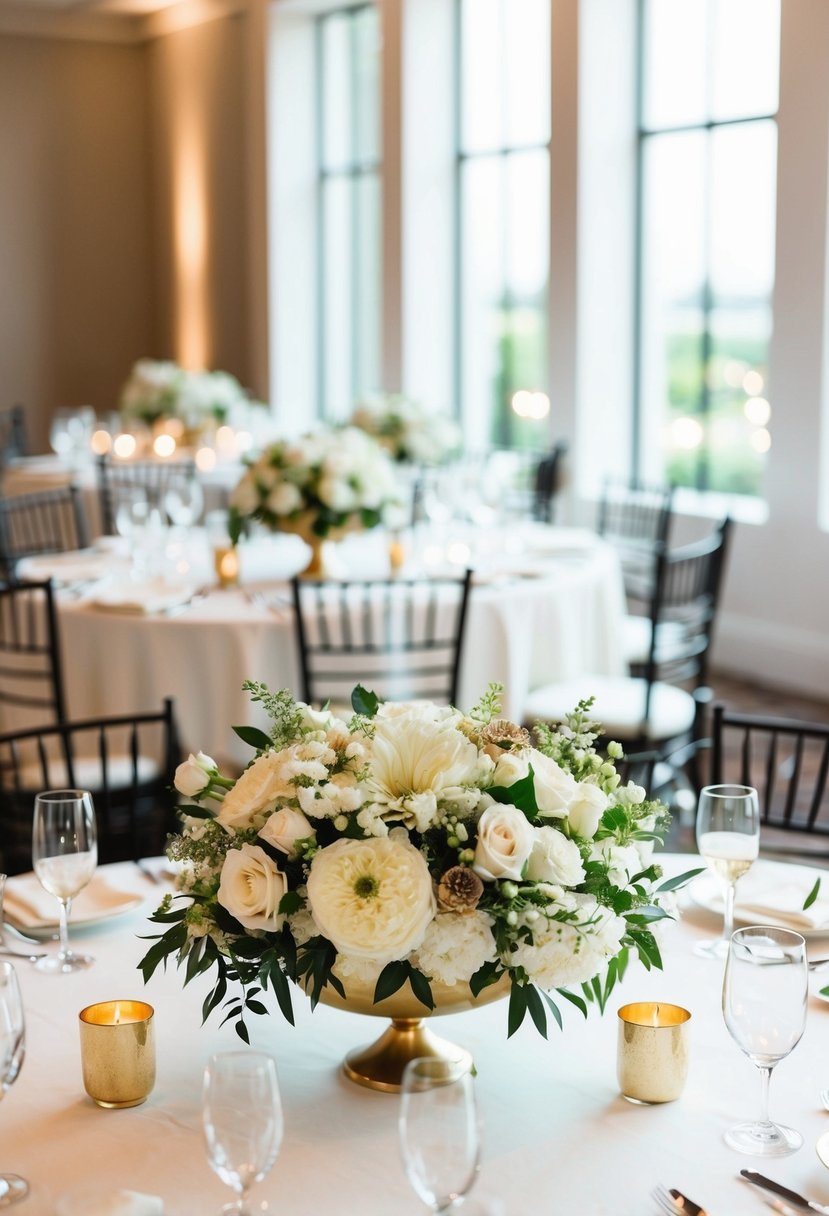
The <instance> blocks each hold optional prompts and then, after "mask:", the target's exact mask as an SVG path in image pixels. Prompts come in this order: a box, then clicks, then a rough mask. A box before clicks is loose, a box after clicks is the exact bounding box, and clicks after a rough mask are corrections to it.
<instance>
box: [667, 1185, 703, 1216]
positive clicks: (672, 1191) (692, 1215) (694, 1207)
mask: <svg viewBox="0 0 829 1216" xmlns="http://www.w3.org/2000/svg"><path fill="white" fill-rule="evenodd" d="M668 1193H669V1195H670V1196H671V1198H672V1199H673V1201H674V1203H675V1204H676V1206H677V1207H678V1208H680V1209H681V1210H682V1213H683V1216H685V1213H686V1212H687V1214H688V1216H707V1214H706V1211H705V1208H701V1207H700V1206H699V1204H698V1203H694V1201H693V1199H689V1198H688V1196H687V1195H683V1194H682V1191H678V1190H677V1189H676V1187H673V1186H672V1187H669V1188H668Z"/></svg>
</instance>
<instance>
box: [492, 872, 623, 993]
mask: <svg viewBox="0 0 829 1216" xmlns="http://www.w3.org/2000/svg"><path fill="white" fill-rule="evenodd" d="M567 905H569V906H570V907H571V908H572V909H574V910H576V911H577V912H578V922H577V923H563V922H560V921H555V920H548V919H547V917H545V916H543V915H542V916H541V917H540V918H539V919H538V920H537V921H536V922H534V924H533V925H532V943H530V942H528V941H526V940H524V938H523V936H522V937H521V938H520V939H519V940H518V942H517V943H516V949H515V950H513V951H511V952H510V954H509V956H508V957H507V958H505V959H504V960H503V961H504V962H505V963H506V964H508V965H509V966H511V967H523V968H524V969H525V970H526V972H527V974H528V975H529V977H530V979H531V980H532V981H533V983H535V984H538V985H539V987H541V988H545V989H547V990H550V989H553V988H565V987H568V986H571V985H573V984H582V983H585V982H586V981H587V980H590V979H592V978H593V976H594V975H596V974H597V973H598V972H599V971H601V970H602V968H603V967H604V965H605V964H606V963H607V962H608V961H609V960H610V959H611V958H613V956H614V955H616V954H618V953H619V950H620V949H621V942H622V937H623V936H624V934H625V930H626V925H625V921H624V920H623V919H622V918H621V917H620V916H616V915H614V913H613V912H611V910H610V909H609V908H605V907H601V906H600V905H599V904H598V903H597V901H596V900H595V898H594V897H593V896H592V895H571V896H569V897H568V898H567V900H566V904H565V906H567Z"/></svg>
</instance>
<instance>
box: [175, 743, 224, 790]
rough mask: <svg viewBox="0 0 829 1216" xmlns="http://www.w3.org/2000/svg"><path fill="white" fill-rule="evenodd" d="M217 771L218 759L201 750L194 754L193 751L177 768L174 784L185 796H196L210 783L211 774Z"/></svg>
mask: <svg viewBox="0 0 829 1216" xmlns="http://www.w3.org/2000/svg"><path fill="white" fill-rule="evenodd" d="M215 771H216V761H215V760H213V759H211V757H210V756H206V755H205V754H204V752H199V753H198V755H197V756H194V755H193V753H192V752H191V753H190V755H189V756H188V757H187V759H186V760H185V761H184V763H183V764H180V765H179V766H178V768H177V769H176V773H175V777H174V778H173V784H174V785H175V787H176V789H177V790H178V792H179V793H180V794H184V796H185V798H195V797H196V795H197V794H200V793H201V792H202V790H206V789H207V787H208V785H209V784H210V774H211V772H215Z"/></svg>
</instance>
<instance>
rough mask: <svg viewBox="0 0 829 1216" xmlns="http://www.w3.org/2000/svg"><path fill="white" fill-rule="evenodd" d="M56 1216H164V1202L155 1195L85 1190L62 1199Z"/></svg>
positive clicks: (122, 1191)
mask: <svg viewBox="0 0 829 1216" xmlns="http://www.w3.org/2000/svg"><path fill="white" fill-rule="evenodd" d="M57 1216H164V1203H163V1201H162V1200H161V1199H160V1198H159V1197H158V1195H141V1194H139V1193H138V1191H124V1190H118V1191H111V1190H110V1191H102V1190H100V1188H98V1187H85V1188H84V1189H83V1190H81V1191H75V1192H73V1193H72V1194H69V1195H64V1196H62V1197H61V1199H60V1202H59V1203H58V1208H57Z"/></svg>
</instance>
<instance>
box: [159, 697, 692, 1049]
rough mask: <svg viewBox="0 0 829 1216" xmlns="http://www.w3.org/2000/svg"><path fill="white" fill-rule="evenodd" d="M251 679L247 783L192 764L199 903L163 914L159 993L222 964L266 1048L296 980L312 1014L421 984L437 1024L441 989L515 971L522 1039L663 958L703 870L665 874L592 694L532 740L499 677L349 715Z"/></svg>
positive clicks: (643, 807)
mask: <svg viewBox="0 0 829 1216" xmlns="http://www.w3.org/2000/svg"><path fill="white" fill-rule="evenodd" d="M244 687H245V688H246V689H248V691H249V692H250V693H251V695H252V698H253V700H254V701H257V702H259V703H261V705H262V706H263V707H264V709H265V710H266V711H267V714H268V716H269V720H270V722H271V727H270V731H269V733H265V732H264V731H260V730H258V729H257V728H253V727H244V726H243V727H236V728H235V729H236V733H237V734H238V735H239V736H240V737H241V738H242V739H243V740H245V741H246V742H247V743H249V744H251V745H252V746H253V747H254V749H255V753H256V754H255V758H254V759H253V760H252V762H251V764H250V765H249V766H248V767H247V768H246V769H245V771H244V772H243V773H242V775H241V776H240V777H239V778H238V779H237V780H235V781H234V780H232V779H230V778H226V777H224V776H222V775H221V773H220V772H219V770H218V768H217V766H216V764H215V763H214V761H213V760H212V759H211V758H210V757H209V756H206V755H204V754H203V753H199V754H198V755H195V756H194V755H191V756H190V757H189V759H188V760H187V761H186V762H185V763H184V764H182V765H181V766H180V767H179V769H178V770H177V773H176V787H177V789H178V790H179V791H180V793H181V794H183V795H184V796H185V797H186V798H188V799H190V800H191V801H190V803H189V804H187V805H185V806H183V808H182V815H183V820H184V829H183V832H182V833H181V834H180V835H178V836H174V837H172V838H171V843H170V848H169V856H170V858H171V859H173V860H174V861H175V862H177V863H178V864H179V867H180V879H179V886H180V890H181V895H179V896H175V897H174V896H172V895H168V896H166V897H165V899H164V901H163V902H162V904H161V906H160V907H159V909H158V911H157V912H156V913H155V914H154V916H153V917H152V918H151V919H152V920H154V921H155V922H156V923H157V924H159V925H161V926H163V932H162V933H161V934H160V935H158V940H157V941H155V944H154V945H153V946H152V947H151V948H150V949H149V951H148V952H147V954H146V956H145V957H144V959H143V960H142V963H141V964H140V966H141V969H142V971H143V974H144V979H145V981H147V980H149V979H150V977H151V976H152V974H153V972H154V970H155V968H156V967H157V966H158V965H159V964H160V963H161V962H162V961H166V959H167V958H168V957H171V956H173V957H175V958H176V960H177V963H178V965H179V966H183V967H184V969H185V983H186V982H189V981H190V980H191V979H192V978H193V977H194V976H196V975H199V974H201V973H203V972H206V971H208V970H210V969H213V968H215V969H216V971H217V978H216V982H215V985H214V986H213V987H212V989H211V991H210V993H209V994H208V996H207V998H206V1000H205V1002H204V1007H203V1012H204V1016H205V1018H206V1017H207V1016H208V1015H209V1014H210V1013H211V1011H212V1010H213V1009H215V1008H216V1007H217V1006H218V1005H219V1004H221V1003H222V1002H223V1001H225V999H226V998H227V1017H226V1019H225V1020H227V1019H228V1018H233V1019H234V1020H235V1025H236V1030H237V1032H238V1034H239V1035H240V1036H241V1037H242V1038H243V1039H245V1040H247V1039H248V1031H247V1028H246V1025H245V1015H246V1014H247V1013H253V1014H263V1013H267V1012H268V1010H267V1007H266V1006H265V1005H264V1003H263V1001H262V997H263V996H264V994H265V993H266V992H267V990H268V989H269V988H270V989H272V990H273V993H274V994H275V997H276V1001H277V1003H278V1005H279V1007H280V1009H281V1011H282V1013H283V1014H284V1016H285V1017H286V1018H287V1019H288V1020H289V1021H291V1022H292V1021H293V1012H292V1004H291V986H292V982H293V983H297V984H299V985H301V986H302V988H304V989H305V991H306V992H308V993H309V995H310V997H311V1001H312V1003H313V1004H316V1002H317V1001H318V1000H319V998H320V996H321V994H322V993H323V990H324V989H325V987H326V986H327V985H331V987H332V988H333V990H334V991H336V992H337V993H338V994H340V995H342V996H343V997H345V995H346V990H347V989H348V986H349V984H352V985H353V984H358V985H362V986H365V985H366V984H368V985H370V988H369V991H373V993H374V1000H375V1002H376V1001H381V1000H383V999H385V998H386V997H388V996H390V995H392V994H393V993H394V992H396V991H398V990H399V989H401V988H402V987H403V986H404V985H406V984H409V985H410V987H411V991H412V993H413V994H414V996H415V997H416V998H417V1000H418V1001H419V1002H420V1003H422V1005H423V1006H424V1011H426V1010H429V1009H431V1008H433V1007H434V1006H435V1004H436V992H437V986H440V988H441V989H442V990H444V991H445V989H446V988H449V989H451V990H452V991H453V992H459V991H460V990H461V989H463V990H465V991H466V992H467V993H470V992H471V994H472V995H473V996H477V995H479V994H480V993H481V992H483V990H484V989H486V988H487V987H488V986H489V985H492V984H496V983H498V982H499V981H501V980H505V981H508V986H509V990H510V1000H509V1013H508V1023H509V1025H508V1030H509V1033H510V1034H512V1033H513V1032H514V1031H515V1030H516V1029H517V1027H518V1026H519V1025H520V1024H521V1022H522V1020H523V1018H524V1016H525V1014H526V1013H528V1012H529V1014H530V1016H531V1018H532V1020H533V1022H534V1023H535V1025H536V1027H537V1028H538V1030H539V1031H541V1033H546V1027H547V1012H548V1011H549V1012H552V1014H553V1016H554V1018H555V1020H556V1021H557V1022H558V1023H559V1024H561V1014H560V1010H559V1006H558V1004H557V1002H556V1000H555V999H554V996H553V995H552V994H553V993H555V992H557V993H558V994H560V997H562V998H564V1000H566V1001H567V1002H570V1003H571V1004H573V1005H575V1006H577V1007H578V1008H579V1009H580V1010H581V1011H582V1013H586V1012H587V1004H588V1002H590V1001H593V1002H596V1003H597V1004H598V1005H599V1006H600V1008H602V1009H603V1008H604V1005H605V1002H606V1000H607V998H608V995H609V993H610V991H611V990H612V988H613V986H614V984H615V982H616V980H617V979H619V978H620V977H621V976H622V974H623V972H624V970H625V967H626V965H627V963H628V959H629V956H630V954H631V952H635V953H638V955H639V958H640V959H641V960H642V962H643V963H644V965H645V966H646V967H648V968H651V967H660V966H661V958H660V952H659V946H658V943H657V938H656V936H655V935H654V932H653V928H654V924H655V922H658V921H660V920H662V919H663V918H665V917H668V916H670V915H671V913H672V911H673V907H674V905H673V899H674V897H673V894H672V892H673V891H674V890H675V889H676V888H678V887H679V886H681V885H682V884H683V882H685V881H687V879H688V878H689V877H691V874H690V873H689V874H686V875H683V876H681V877H680V878H676V879H672V880H668V881H661V878H662V871H661V869H660V867H659V865H657V864H655V863H654V861H653V859H652V857H651V853H652V849H653V843H654V841H655V840H658V839H660V838H661V836H662V835H663V834H664V831H665V829H666V826H667V822H668V814H667V811H666V808H665V807H664V806H662V805H661V804H660V803H658V802H654V801H649V800H648V798H647V795H646V793H645V790H644V789H642V788H641V787H639V786H636V785H633V784H630V783H628V784H626V785H622V784H621V782H620V778H619V775H618V774H617V772H616V770H615V767H614V764H613V761H612V760H604V759H602V757H601V756H600V755H599V754H598V753H597V752H596V750H595V747H594V744H595V740H596V737H597V731H598V729H599V728H598V726H597V724H595V723H593V722H591V721H590V720H589V717H588V712H589V708H590V704H591V702H590V701H585V702H582V703H581V704H580V705H579V706H578V707H577V709H576V710H575V712H574V713H573V714H572V715H570V717H569V718H568V720H567V722H566V723H565V724H564V725H562V726H561V727H560V728H559V729H558V730H552V729H550V728H549V727H546V726H541V725H540V726H537V727H536V730H535V744H533V742H532V740H531V736H530V734H529V733H528V732H527V731H526V730H525V729H523V728H522V727H520V726H517V725H516V724H515V723H512V722H509V721H505V720H504V719H502V718H500V717H499V716H498V714H499V709H500V707H499V705H498V694H499V692H500V686H498V685H492V686H491V687H490V689H489V691H488V692H487V694H486V695H485V696H484V697H483V698H482V699H481V701H480V702H479V703H478V704H477V705H476V706H475V707H474V708H473V709H472V710H470V711H469V713H462V712H460V711H459V710H457V709H453V708H451V707H447V706H439V705H435V704H432V703H429V702H411V703H380V702H379V701H378V699H377V697H376V696H375V695H374V694H372V693H370V692H367V691H366V690H365V689H363V688H360V687H358V688H357V689H355V691H354V694H353V697H352V704H353V707H354V711H355V712H354V716H353V717H352V718H351V720H350V721H349V722H347V723H346V722H345V721H342V720H340V719H338V718H336V717H335V716H334V715H333V714H332V713H331V712H329V711H327V710H323V711H315V710H313V709H311V708H309V706H308V705H305V704H303V703H302V702H298V701H295V700H294V698H293V696H292V695H291V694H290V693H289V692H288V691H287V690H285V689H283V690H282V691H279V692H276V693H272V692H270V691H269V690H268V689H267V688H266V687H265V686H264V685H262V684H257V683H253V682H250V681H248V682H246V684H245V685H244ZM609 750H610V755H611V756H616V757H618V756H620V755H621V749H620V748H619V747H618V746H614V745H611V747H610V749H609ZM693 873H698V871H693ZM182 896H183V897H184V900H183V901H182ZM231 982H234V983H239V984H241V986H242V994H241V995H231V996H230V997H227V993H228V985H229V983H231ZM574 989H575V990H574Z"/></svg>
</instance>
